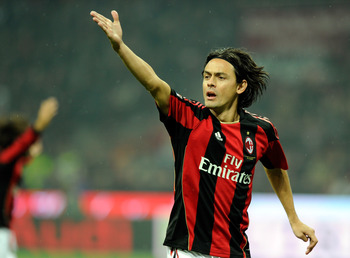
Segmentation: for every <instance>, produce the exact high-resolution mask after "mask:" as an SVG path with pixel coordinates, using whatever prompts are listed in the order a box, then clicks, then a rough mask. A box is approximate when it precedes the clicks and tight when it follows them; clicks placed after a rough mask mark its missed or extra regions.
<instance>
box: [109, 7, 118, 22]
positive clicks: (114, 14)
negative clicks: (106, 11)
mask: <svg viewBox="0 0 350 258" xmlns="http://www.w3.org/2000/svg"><path fill="white" fill-rule="evenodd" d="M111 14H112V17H113V21H114V22H119V14H118V13H117V11H115V10H113V11H112V12H111Z"/></svg>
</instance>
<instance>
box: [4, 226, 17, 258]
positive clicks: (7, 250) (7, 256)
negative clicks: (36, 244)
mask: <svg viewBox="0 0 350 258" xmlns="http://www.w3.org/2000/svg"><path fill="white" fill-rule="evenodd" d="M16 251H17V240H16V236H15V234H14V232H12V231H11V230H10V229H8V228H0V257H1V258H16V257H17V256H16Z"/></svg>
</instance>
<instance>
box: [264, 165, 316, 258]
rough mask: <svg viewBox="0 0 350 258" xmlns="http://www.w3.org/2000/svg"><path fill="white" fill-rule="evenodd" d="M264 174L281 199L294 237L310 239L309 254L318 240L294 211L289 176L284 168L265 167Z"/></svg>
mask: <svg viewBox="0 0 350 258" xmlns="http://www.w3.org/2000/svg"><path fill="white" fill-rule="evenodd" d="M265 172H266V175H267V177H268V179H269V181H270V183H271V186H272V188H273V190H274V191H275V193H276V194H277V196H278V198H279V200H280V201H281V203H282V205H283V208H284V210H285V211H286V213H287V216H288V220H289V223H290V225H291V227H292V230H293V232H294V234H295V236H296V237H298V238H300V239H302V240H303V241H304V242H307V241H308V239H309V240H310V243H309V246H308V247H307V250H306V254H309V253H310V252H311V251H312V249H313V248H314V247H315V245H316V244H317V242H318V240H317V238H316V235H315V231H314V230H313V229H312V228H310V227H309V226H307V225H305V224H304V223H302V222H301V221H300V219H299V218H298V215H297V213H296V211H295V207H294V201H293V194H292V189H291V186H290V182H289V176H288V173H287V171H286V170H283V169H267V168H265Z"/></svg>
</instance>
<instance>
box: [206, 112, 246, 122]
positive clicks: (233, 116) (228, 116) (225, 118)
mask: <svg viewBox="0 0 350 258" xmlns="http://www.w3.org/2000/svg"><path fill="white" fill-rule="evenodd" d="M210 111H211V113H212V114H213V115H214V116H215V117H216V118H217V119H218V120H219V121H220V122H221V123H237V122H239V118H240V116H239V114H238V112H237V111H235V112H224V113H216V112H215V110H213V109H210Z"/></svg>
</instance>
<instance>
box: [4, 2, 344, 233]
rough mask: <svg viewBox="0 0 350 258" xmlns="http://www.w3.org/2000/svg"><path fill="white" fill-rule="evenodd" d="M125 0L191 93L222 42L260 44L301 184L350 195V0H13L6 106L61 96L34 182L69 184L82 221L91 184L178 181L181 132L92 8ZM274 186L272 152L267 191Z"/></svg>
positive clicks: (141, 50)
mask: <svg viewBox="0 0 350 258" xmlns="http://www.w3.org/2000/svg"><path fill="white" fill-rule="evenodd" d="M112 9H116V10H117V11H118V12H119V15H120V19H121V24H122V27H123V31H124V35H123V38H124V41H125V42H126V44H127V45H128V46H129V47H130V48H131V49H133V50H134V51H135V52H136V53H137V54H138V55H140V56H141V57H142V58H143V59H145V60H146V61H147V62H148V63H149V64H150V65H151V66H152V67H153V68H154V69H155V71H156V72H157V73H158V75H159V76H160V77H161V78H162V79H164V80H165V81H167V82H168V83H169V84H170V85H171V86H172V87H173V88H174V89H175V90H177V91H178V92H179V93H181V94H182V95H183V96H186V97H187V98H191V99H196V100H199V101H202V90H201V71H202V68H203V64H204V61H205V57H206V55H207V53H208V52H209V51H210V50H211V49H213V48H217V47H227V46H233V47H244V48H246V49H247V50H248V51H250V52H251V54H252V56H253V59H254V60H255V61H256V62H257V64H258V65H262V66H264V67H265V69H266V71H268V72H269V74H270V82H269V86H268V89H267V91H266V92H265V94H264V95H263V97H262V98H261V99H260V101H259V102H258V103H256V104H254V105H253V106H252V107H250V108H248V110H249V111H251V112H253V113H257V114H260V115H264V116H266V117H268V118H270V120H271V121H272V122H273V123H274V125H275V126H276V127H277V129H278V132H279V136H280V139H281V143H282V145H283V147H284V150H285V153H286V155H287V157H288V161H289V166H290V168H289V172H290V178H291V184H292V188H293V191H294V193H295V194H319V195H341V196H344V195H345V196H349V195H350V161H349V143H350V136H349V133H348V130H349V126H350V114H349V111H350V101H349V99H350V87H349V81H350V75H349V70H350V2H349V1H345V0H344V1H343V0H333V1H329V0H328V1H326V0H308V1H304V0H293V1H286V0H275V1H272V0H266V1H260V0H259V1H258V0H250V1H224V0H218V1H215V3H213V2H212V1H207V0H202V1H200V2H194V1H160V0H150V1H141V0H134V1H125V0H124V1H122V0H114V1H112V0H105V1H92V0H90V1H75V0H69V1H67V0H56V1H43V0H17V1H11V0H2V1H1V2H0V39H1V40H0V56H1V61H0V115H6V114H9V113H14V112H19V113H23V114H25V115H26V116H27V117H28V118H29V119H31V120H33V119H34V118H35V116H36V111H37V110H38V107H39V105H40V102H41V100H43V99H44V98H46V97H48V96H56V97H57V98H58V100H59V102H60V110H59V115H58V116H57V117H56V118H55V119H54V121H53V123H52V124H51V125H50V127H49V128H48V130H47V131H46V132H45V133H44V135H43V139H44V148H45V152H44V153H43V154H42V155H41V156H40V157H39V158H37V159H36V160H35V161H34V162H33V163H32V164H31V166H29V167H27V168H26V171H25V173H24V179H23V188H24V189H27V190H39V189H40V190H41V191H44V190H47V191H51V190H52V189H55V190H59V191H60V193H62V194H63V195H64V196H66V197H67V200H66V203H65V209H64V211H62V214H63V215H62V216H68V217H69V218H74V219H75V220H79V219H81V217H82V216H83V215H82V211H81V204H80V203H79V202H80V201H79V200H80V199H79V198H81V196H82V194H84V193H86V192H88V191H106V192H107V191H128V192H129V191H138V192H150V191H151V192H160V193H164V192H170V191H172V182H173V181H172V177H173V157H172V151H171V147H170V141H169V138H168V136H167V133H166V131H165V129H164V127H163V125H162V124H161V123H160V122H159V118H158V112H157V110H156V107H155V104H154V102H153V99H152V98H151V97H150V96H149V94H147V93H146V91H145V90H144V88H143V87H142V86H140V85H139V83H138V82H137V81H136V80H135V79H134V78H133V76H132V75H131V74H130V73H129V72H128V71H127V69H126V68H125V67H124V65H123V64H122V62H121V61H120V59H119V58H118V56H117V55H116V53H115V52H114V51H113V50H112V48H111V46H110V43H109V42H108V40H107V38H106V36H105V35H104V33H103V32H102V30H101V29H99V28H98V26H97V25H96V24H95V23H94V22H93V21H92V19H91V17H90V15H89V13H90V11H91V10H95V11H97V12H100V13H102V14H104V15H106V16H108V17H111V15H110V11H111V10H112ZM271 191H272V189H271V187H270V185H269V183H268V181H267V179H266V176H265V174H264V172H263V169H262V166H261V165H260V164H259V165H258V166H257V169H256V174H255V181H254V192H256V193H270V192H271ZM56 224H57V223H56ZM140 224H142V222H140ZM145 227H148V226H147V225H146V226H145ZM141 229H142V225H141Z"/></svg>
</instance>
